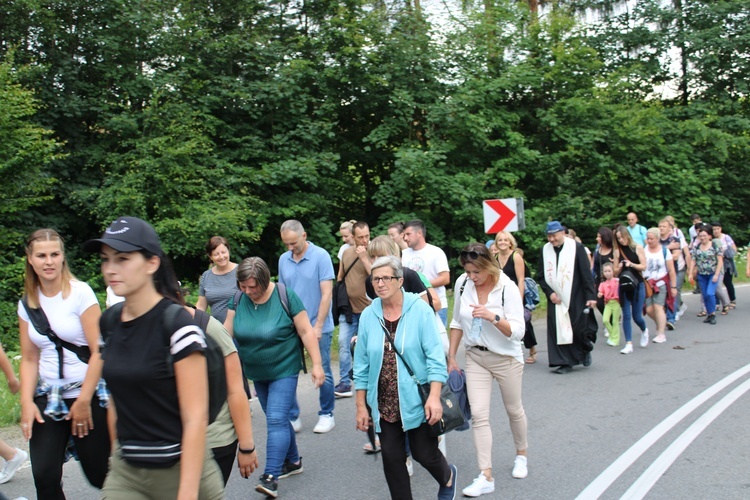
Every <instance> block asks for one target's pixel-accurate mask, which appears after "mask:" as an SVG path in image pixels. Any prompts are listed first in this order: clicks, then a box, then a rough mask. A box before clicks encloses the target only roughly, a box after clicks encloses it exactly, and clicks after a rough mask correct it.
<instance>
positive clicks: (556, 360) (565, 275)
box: [537, 221, 596, 374]
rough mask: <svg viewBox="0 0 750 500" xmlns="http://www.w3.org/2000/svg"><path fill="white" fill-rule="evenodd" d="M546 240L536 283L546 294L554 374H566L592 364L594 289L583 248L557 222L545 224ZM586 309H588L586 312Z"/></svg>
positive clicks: (550, 359)
mask: <svg viewBox="0 0 750 500" xmlns="http://www.w3.org/2000/svg"><path fill="white" fill-rule="evenodd" d="M546 233H547V241H548V243H547V244H546V245H544V247H543V248H542V255H541V261H540V265H539V271H538V279H537V281H538V282H539V286H541V287H542V290H544V293H545V295H546V296H547V350H548V353H549V366H550V367H555V366H556V367H557V369H556V370H554V373H558V374H565V373H568V372H570V371H571V370H572V369H573V368H572V367H573V366H575V365H578V364H583V366H589V365H590V364H591V349H593V345H592V342H593V341H595V340H596V338H595V337H593V338H592V335H595V334H596V325H595V324H594V325H593V334H592V332H591V325H590V322H591V321H592V320H593V322H594V323H596V319H594V316H593V313H592V312H591V310H592V308H594V307H596V288H595V287H594V279H593V278H592V276H591V271H590V269H589V260H588V257H587V256H586V249H585V248H584V247H583V245H581V244H580V243H578V242H576V241H575V240H573V239H571V238H566V237H565V228H564V227H563V226H562V224H560V223H559V222H558V221H552V222H548V223H547V228H546ZM585 309H588V311H585Z"/></svg>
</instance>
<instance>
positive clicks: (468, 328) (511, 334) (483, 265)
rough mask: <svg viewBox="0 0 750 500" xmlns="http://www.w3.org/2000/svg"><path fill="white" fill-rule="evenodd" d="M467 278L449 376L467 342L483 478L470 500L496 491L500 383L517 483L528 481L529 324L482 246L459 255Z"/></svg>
mask: <svg viewBox="0 0 750 500" xmlns="http://www.w3.org/2000/svg"><path fill="white" fill-rule="evenodd" d="M459 262H460V263H461V265H462V266H463V268H464V271H465V273H464V274H463V275H461V276H460V277H459V278H458V279H457V280H456V284H455V289H454V297H455V303H454V305H453V320H452V321H451V324H450V339H451V344H450V350H449V352H448V370H449V371H451V370H458V369H459V366H458V363H457V362H456V352H457V351H458V345H459V342H460V341H461V339H462V338H463V343H464V348H465V350H466V387H467V393H468V396H469V404H470V405H471V415H472V433H473V436H474V447H475V448H476V451H477V462H478V463H479V470H480V473H479V476H477V478H476V479H474V482H473V483H471V484H470V485H469V486H467V487H466V488H464V489H463V494H464V495H465V496H467V497H478V496H480V495H483V494H485V493H492V492H493V491H495V481H494V480H493V478H492V429H490V399H491V397H492V382H493V380H495V381H497V383H498V385H499V386H500V393H501V395H502V398H503V403H504V404H505V411H506V412H507V413H508V419H509V421H510V430H511V432H512V433H513V441H514V442H515V446H516V459H515V464H514V467H513V473H512V474H513V477H515V478H519V479H521V478H524V477H526V475H527V472H528V471H527V466H526V447H527V444H526V413H525V412H524V409H523V404H522V402H521V383H522V380H523V367H524V359H523V348H522V347H523V343H522V341H523V336H524V331H525V322H524V317H523V303H522V301H521V294H520V292H519V290H518V287H517V286H516V284H515V283H513V281H512V280H511V279H510V278H508V277H507V276H506V275H505V274H504V273H503V272H502V271H500V268H499V267H498V263H497V261H496V260H495V259H493V258H492V256H491V255H490V252H489V251H488V250H487V248H486V247H485V246H484V245H482V244H481V243H472V244H470V245H468V246H466V247H465V248H464V249H463V251H461V257H460V259H459Z"/></svg>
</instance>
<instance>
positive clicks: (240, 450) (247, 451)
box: [237, 446, 255, 455]
mask: <svg viewBox="0 0 750 500" xmlns="http://www.w3.org/2000/svg"><path fill="white" fill-rule="evenodd" d="M237 450H238V451H239V452H240V453H242V454H243V455H250V454H251V453H255V446H253V447H252V448H250V449H249V450H243V449H242V447H240V446H238V447H237Z"/></svg>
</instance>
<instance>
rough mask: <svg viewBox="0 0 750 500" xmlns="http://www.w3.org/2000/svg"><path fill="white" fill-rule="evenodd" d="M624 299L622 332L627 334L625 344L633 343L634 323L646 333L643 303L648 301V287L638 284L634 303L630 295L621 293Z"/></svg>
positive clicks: (634, 293) (634, 294)
mask: <svg viewBox="0 0 750 500" xmlns="http://www.w3.org/2000/svg"><path fill="white" fill-rule="evenodd" d="M620 297H621V298H622V330H623V331H624V332H625V342H632V341H633V323H631V320H632V321H635V324H636V325H638V328H640V329H641V331H642V332H643V331H646V322H645V321H644V320H643V302H644V301H645V300H646V285H644V284H643V283H638V289H637V290H636V291H635V292H633V299H634V300H633V301H631V300H630V299H629V298H628V294H626V293H620Z"/></svg>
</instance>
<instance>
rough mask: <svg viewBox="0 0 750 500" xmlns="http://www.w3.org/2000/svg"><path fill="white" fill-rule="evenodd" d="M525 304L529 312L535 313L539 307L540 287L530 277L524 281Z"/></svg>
mask: <svg viewBox="0 0 750 500" xmlns="http://www.w3.org/2000/svg"><path fill="white" fill-rule="evenodd" d="M523 303H524V307H525V308H526V309H528V310H529V311H533V310H534V309H536V306H538V305H539V285H537V284H536V281H534V278H531V277H530V276H526V277H525V278H524V279H523Z"/></svg>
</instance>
